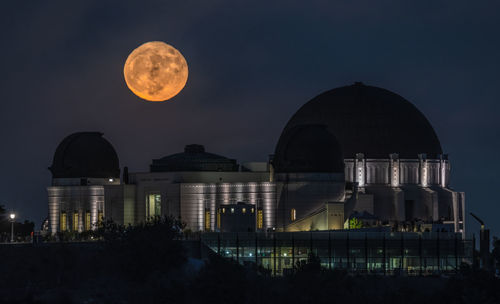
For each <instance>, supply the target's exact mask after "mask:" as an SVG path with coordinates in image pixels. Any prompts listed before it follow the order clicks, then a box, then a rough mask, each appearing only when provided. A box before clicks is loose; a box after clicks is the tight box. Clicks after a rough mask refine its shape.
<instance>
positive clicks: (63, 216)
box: [59, 212, 68, 231]
mask: <svg viewBox="0 0 500 304" xmlns="http://www.w3.org/2000/svg"><path fill="white" fill-rule="evenodd" d="M59 226H60V227H59V229H60V230H61V231H66V230H67V229H68V225H67V218H66V212H62V213H61V215H60V219H59Z"/></svg>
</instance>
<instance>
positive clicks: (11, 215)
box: [10, 212, 16, 243]
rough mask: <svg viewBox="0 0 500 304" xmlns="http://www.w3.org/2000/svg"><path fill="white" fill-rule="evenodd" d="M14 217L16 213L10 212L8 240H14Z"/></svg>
mask: <svg viewBox="0 0 500 304" xmlns="http://www.w3.org/2000/svg"><path fill="white" fill-rule="evenodd" d="M15 219H16V214H15V213H13V212H12V213H11V214H10V225H11V226H10V242H11V243H12V242H14V221H15Z"/></svg>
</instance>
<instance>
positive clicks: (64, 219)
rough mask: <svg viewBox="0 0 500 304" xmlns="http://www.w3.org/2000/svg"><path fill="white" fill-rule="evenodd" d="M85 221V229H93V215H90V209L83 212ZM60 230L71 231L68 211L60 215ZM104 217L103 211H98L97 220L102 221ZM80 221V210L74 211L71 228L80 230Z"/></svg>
mask: <svg viewBox="0 0 500 304" xmlns="http://www.w3.org/2000/svg"><path fill="white" fill-rule="evenodd" d="M82 216H83V219H84V222H83V226H84V230H85V231H88V230H91V229H92V222H91V216H90V211H87V212H85V213H84V214H82ZM59 217H60V218H59V230H60V231H69V230H70V227H69V226H70V223H69V222H70V221H69V220H68V214H67V213H66V212H64V211H63V212H61V214H60V216H59ZM103 218H104V213H103V212H102V211H99V212H98V213H97V222H98V223H101V222H102V220H103ZM79 221H80V213H79V212H73V214H72V218H71V224H72V225H71V228H73V229H72V231H78V224H79Z"/></svg>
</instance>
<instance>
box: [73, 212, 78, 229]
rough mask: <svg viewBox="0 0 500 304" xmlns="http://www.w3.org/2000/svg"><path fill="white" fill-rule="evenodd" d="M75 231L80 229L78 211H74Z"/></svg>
mask: <svg viewBox="0 0 500 304" xmlns="http://www.w3.org/2000/svg"><path fill="white" fill-rule="evenodd" d="M73 231H78V212H75V213H73Z"/></svg>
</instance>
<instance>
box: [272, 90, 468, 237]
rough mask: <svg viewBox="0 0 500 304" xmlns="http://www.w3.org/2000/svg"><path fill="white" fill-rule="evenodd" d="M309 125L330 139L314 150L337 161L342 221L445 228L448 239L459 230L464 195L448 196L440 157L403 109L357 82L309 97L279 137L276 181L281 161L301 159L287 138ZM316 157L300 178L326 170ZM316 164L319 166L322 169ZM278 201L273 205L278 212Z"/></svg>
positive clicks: (435, 142)
mask: <svg viewBox="0 0 500 304" xmlns="http://www.w3.org/2000/svg"><path fill="white" fill-rule="evenodd" d="M311 124H320V125H323V126H324V127H325V130H326V131H327V132H329V133H330V134H332V136H333V137H334V138H336V141H331V145H324V146H323V147H321V148H320V147H318V149H322V150H323V151H325V154H331V158H338V155H343V158H344V170H343V172H344V174H345V181H346V189H347V190H346V193H345V199H344V201H345V208H344V213H345V214H344V215H345V217H346V218H348V217H349V215H350V214H352V213H353V212H360V213H363V212H365V213H368V214H370V215H372V216H374V217H376V218H377V219H378V220H379V222H380V223H381V224H382V223H383V224H388V223H391V224H397V223H409V222H413V223H414V222H419V223H432V222H444V223H448V224H453V227H454V230H455V231H460V230H462V229H463V224H464V223H463V217H464V216H463V215H464V209H465V201H464V194H463V193H460V192H455V191H453V190H451V189H450V188H449V174H450V164H449V161H448V157H447V155H445V154H443V152H442V148H441V144H440V142H439V139H438V137H437V135H436V133H435V131H434V129H433V128H432V126H431V124H430V123H429V121H428V120H427V119H426V118H425V116H424V115H423V114H422V113H421V112H420V111H419V110H418V109H417V108H416V107H415V106H414V105H412V104H411V103H410V102H409V101H407V100H406V99H404V98H403V97H401V96H399V95H397V94H395V93H392V92H390V91H388V90H385V89H382V88H377V87H373V86H367V85H364V84H362V83H360V82H357V83H355V84H354V85H350V86H344V87H340V88H336V89H333V90H330V91H327V92H324V93H322V94H320V95H318V96H316V97H315V98H313V99H311V100H310V101H309V102H307V103H306V104H304V105H303V106H302V107H301V108H300V109H299V110H298V111H297V112H296V113H295V114H294V115H293V116H292V118H291V119H290V120H289V122H288V123H287V125H286V126H285V128H284V130H283V132H282V134H281V137H280V139H279V141H278V145H277V147H276V155H275V158H274V165H275V167H276V172H277V176H282V175H283V174H282V173H281V172H284V170H283V169H282V167H283V165H284V164H285V163H287V156H286V155H287V153H295V154H297V153H303V151H302V152H296V150H297V148H296V147H294V146H293V145H289V144H288V143H289V142H290V138H293V136H294V135H293V134H295V133H296V132H297V131H296V130H297V128H300V127H304V126H309V125H311ZM311 140H312V139H311ZM287 145H288V146H287ZM297 146H299V147H302V148H303V149H309V148H310V147H311V145H310V144H309V143H304V144H300V143H299V144H297ZM287 149H289V150H290V151H291V152H288V151H287ZM299 150H300V148H299ZM326 151H329V152H326ZM319 154H320V152H316V155H314V154H311V155H309V156H307V157H306V158H305V159H302V160H301V161H302V162H304V163H311V164H312V163H314V165H313V166H312V167H314V168H316V169H315V170H310V169H311V168H305V170H306V171H307V172H313V171H316V172H317V173H324V172H325V170H327V171H328V170H329V169H330V167H331V161H330V160H329V159H328V157H325V156H324V155H319ZM319 160H325V163H324V165H323V166H322V165H321V164H319ZM292 167H293V166H292ZM298 170H301V168H294V169H293V170H292V171H298ZM288 171H290V170H288ZM302 171H304V170H302ZM284 178H285V179H288V177H284ZM278 179H281V181H282V179H283V177H280V178H277V182H278ZM285 183H286V182H285ZM278 196H280V191H278ZM282 196H283V194H281V197H282ZM282 201H283V199H281V198H280V200H279V202H278V204H286V203H282ZM285 201H286V199H285ZM316 207H317V206H312V207H311V209H310V211H311V212H314V210H315V208H316ZM278 208H280V207H278ZM283 228H284V229H286V225H285V226H283Z"/></svg>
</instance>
